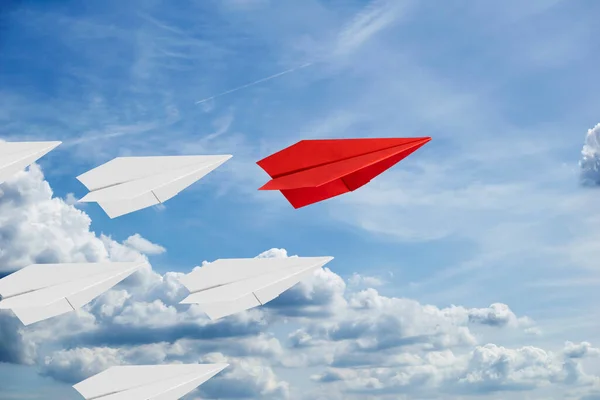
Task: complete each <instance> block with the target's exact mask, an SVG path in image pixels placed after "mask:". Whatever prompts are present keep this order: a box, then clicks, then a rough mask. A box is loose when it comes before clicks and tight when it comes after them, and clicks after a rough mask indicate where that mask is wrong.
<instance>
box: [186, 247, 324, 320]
mask: <svg viewBox="0 0 600 400" xmlns="http://www.w3.org/2000/svg"><path fill="white" fill-rule="evenodd" d="M331 260H333V257H289V258H231V259H220V260H216V261H214V262H212V263H210V264H208V265H206V266H203V267H201V268H199V269H197V270H195V271H193V272H191V273H189V274H187V275H185V276H183V277H181V278H180V279H179V281H180V282H181V283H182V284H183V285H184V286H185V287H186V288H187V289H188V290H189V291H190V293H191V294H190V295H189V296H188V297H186V298H185V299H183V300H182V301H181V304H199V305H200V308H201V309H202V310H203V311H204V312H205V313H206V314H207V315H208V316H209V318H210V319H213V320H215V319H219V318H221V317H225V316H227V315H231V314H235V313H237V312H240V311H244V310H248V309H250V308H253V307H257V306H260V305H263V304H266V303H268V302H269V301H271V300H273V299H275V298H276V297H277V296H279V295H280V294H281V293H283V292H285V291H286V290H288V289H290V288H291V287H292V286H294V285H296V284H297V283H298V282H300V281H301V280H302V279H304V278H306V277H309V276H311V275H312V274H313V273H314V271H316V270H317V269H319V268H321V267H323V266H324V265H325V264H327V263H328V262H329V261H331Z"/></svg>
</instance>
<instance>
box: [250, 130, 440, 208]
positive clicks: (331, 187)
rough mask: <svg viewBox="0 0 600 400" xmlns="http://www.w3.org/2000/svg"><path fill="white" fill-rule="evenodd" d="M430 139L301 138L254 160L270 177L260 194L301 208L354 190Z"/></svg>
mask: <svg viewBox="0 0 600 400" xmlns="http://www.w3.org/2000/svg"><path fill="white" fill-rule="evenodd" d="M430 140H431V138H430V137H420V138H385V139H325V140H301V141H299V142H298V143H296V144H294V145H292V146H290V147H287V148H285V149H283V150H281V151H278V152H277V153H275V154H272V155H270V156H269V157H267V158H263V159H262V160H260V161H258V162H257V164H258V165H259V166H260V167H261V168H262V169H264V170H265V171H266V172H267V173H268V174H269V175H270V176H271V178H273V179H272V180H271V181H269V182H267V183H266V184H265V185H264V186H263V187H261V188H260V189H259V190H279V191H281V193H282V194H283V195H284V196H285V198H286V199H287V200H288V201H289V202H290V203H291V204H292V206H294V208H300V207H304V206H307V205H309V204H313V203H317V202H319V201H323V200H326V199H329V198H331V197H335V196H339V195H340V194H343V193H347V192H351V191H353V190H356V189H358V188H359V187H361V186H363V185H365V184H367V183H369V182H370V181H371V179H373V178H375V177H376V176H377V175H379V174H381V173H382V172H383V171H385V170H386V169H388V168H391V167H392V166H394V165H395V164H396V163H398V162H399V161H401V160H402V159H404V158H406V157H407V156H408V155H410V154H411V153H413V152H414V151H416V150H417V149H418V148H419V147H421V146H423V145H424V144H425V143H427V142H429V141H430Z"/></svg>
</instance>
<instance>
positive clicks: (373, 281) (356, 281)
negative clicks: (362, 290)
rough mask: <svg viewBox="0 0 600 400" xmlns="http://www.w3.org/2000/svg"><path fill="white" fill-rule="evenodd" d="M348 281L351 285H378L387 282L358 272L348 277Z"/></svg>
mask: <svg viewBox="0 0 600 400" xmlns="http://www.w3.org/2000/svg"><path fill="white" fill-rule="evenodd" d="M348 283H349V284H350V285H351V286H368V287H377V286H382V285H384V284H385V281H384V280H383V279H381V278H378V277H375V276H368V275H361V274H359V273H357V272H355V273H353V274H352V276H351V277H350V278H349V279H348Z"/></svg>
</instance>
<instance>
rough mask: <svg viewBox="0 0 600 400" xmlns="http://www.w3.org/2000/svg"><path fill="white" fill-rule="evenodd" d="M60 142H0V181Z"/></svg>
mask: <svg viewBox="0 0 600 400" xmlns="http://www.w3.org/2000/svg"><path fill="white" fill-rule="evenodd" d="M59 144H61V142H58V141H56V142H0V183H2V182H4V181H6V180H7V179H8V178H10V177H11V176H12V175H14V174H16V173H17V172H19V171H21V170H23V169H25V168H26V167H27V166H29V165H31V164H33V163H34V162H36V161H37V160H39V159H40V158H42V157H43V156H45V155H46V154H47V153H49V152H50V151H52V150H53V149H54V148H55V147H57V146H58V145H59Z"/></svg>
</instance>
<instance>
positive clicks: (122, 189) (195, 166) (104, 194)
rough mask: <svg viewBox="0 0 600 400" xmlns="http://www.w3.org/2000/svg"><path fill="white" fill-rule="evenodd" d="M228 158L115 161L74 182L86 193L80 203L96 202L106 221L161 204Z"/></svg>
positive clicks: (191, 157)
mask: <svg viewBox="0 0 600 400" xmlns="http://www.w3.org/2000/svg"><path fill="white" fill-rule="evenodd" d="M230 158H231V155H212V156H157V157H117V158H115V159H113V160H111V161H109V162H107V163H106V164H103V165H101V166H99V167H96V168H94V169H92V170H90V171H88V172H86V173H84V174H82V175H79V176H78V177H77V179H78V180H79V181H80V182H81V183H83V184H84V185H85V186H86V187H87V188H88V189H89V190H90V193H88V194H87V195H86V196H84V197H83V198H82V199H81V200H79V201H81V202H97V203H98V204H99V205H100V207H102V209H103V210H104V211H105V212H106V214H108V216H109V217H110V218H116V217H119V216H121V215H124V214H128V213H131V212H134V211H137V210H141V209H143V208H146V207H150V206H153V205H157V204H160V203H164V202H165V201H167V200H169V199H170V198H172V197H174V196H175V195H177V194H178V193H179V192H181V191H182V190H183V189H185V188H187V187H188V186H190V185H191V184H193V183H194V182H196V181H197V180H199V179H201V178H202V177H204V176H205V175H207V174H208V173H210V172H211V171H213V170H214V169H216V168H217V167H219V166H220V165H221V164H223V163H224V162H225V161H227V160H229V159H230Z"/></svg>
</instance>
